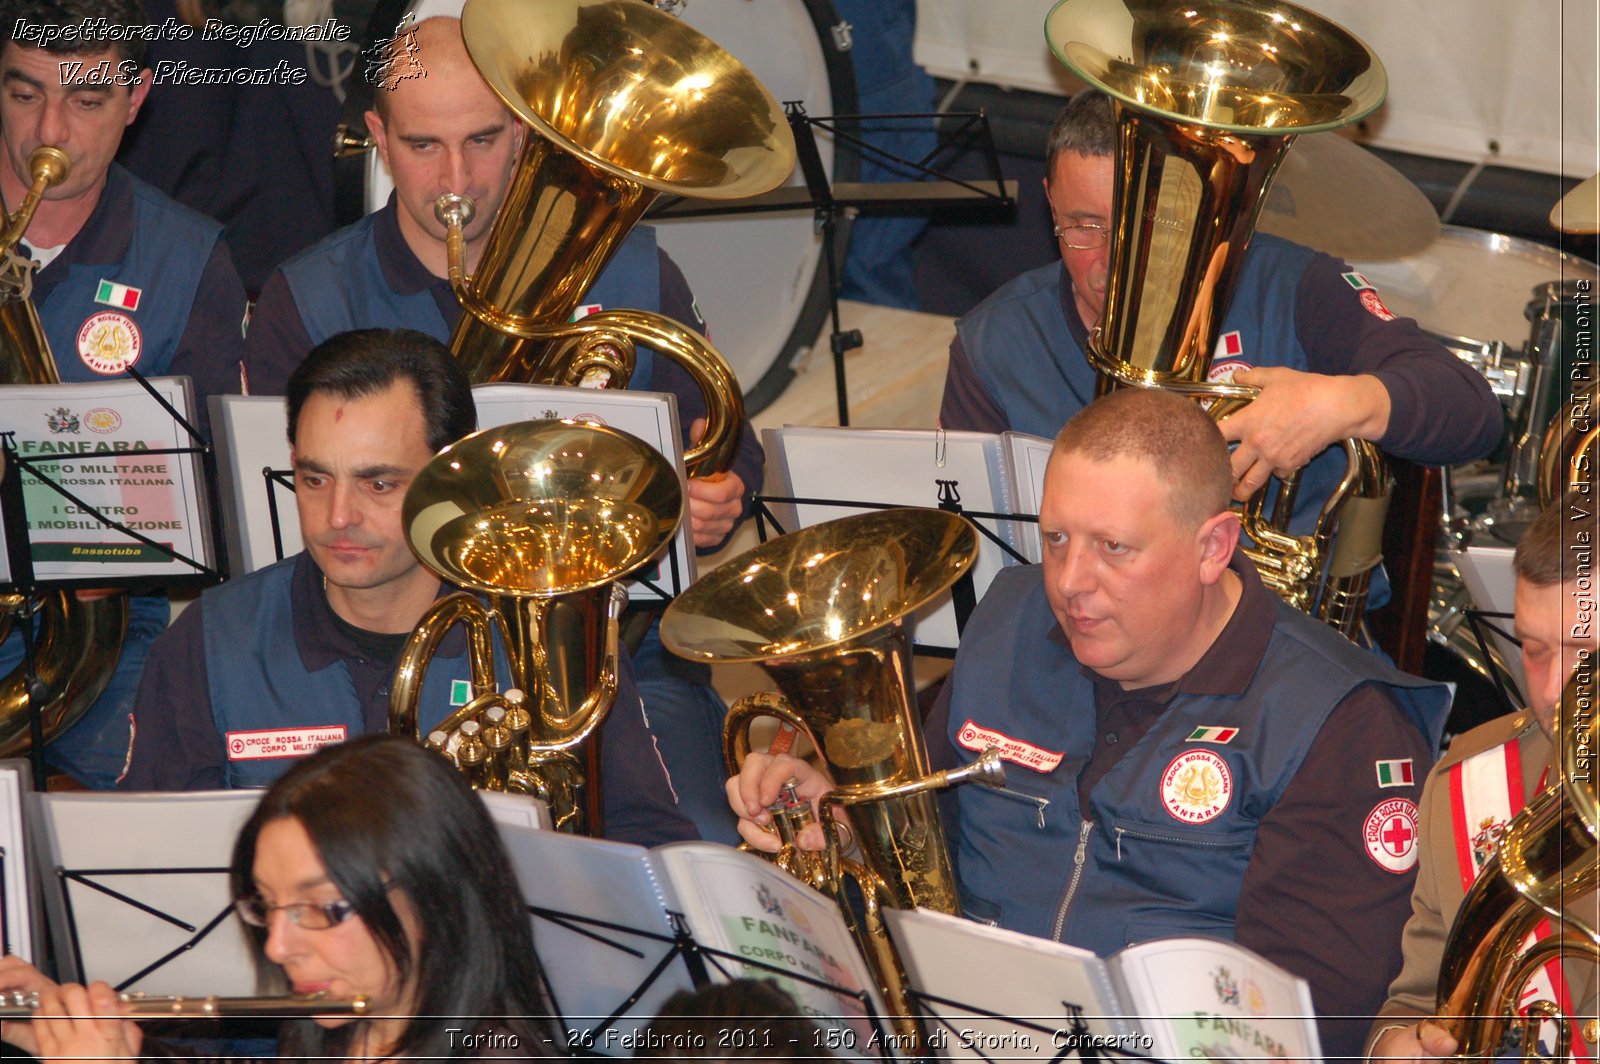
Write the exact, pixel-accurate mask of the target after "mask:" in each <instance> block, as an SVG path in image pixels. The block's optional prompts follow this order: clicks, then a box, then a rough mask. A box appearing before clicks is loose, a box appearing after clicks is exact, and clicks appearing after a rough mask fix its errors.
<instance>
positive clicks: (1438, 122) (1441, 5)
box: [916, 0, 1600, 177]
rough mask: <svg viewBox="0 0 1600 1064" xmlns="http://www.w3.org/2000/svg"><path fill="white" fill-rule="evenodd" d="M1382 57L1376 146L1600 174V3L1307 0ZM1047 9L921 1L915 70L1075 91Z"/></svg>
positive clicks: (1017, 1)
mask: <svg viewBox="0 0 1600 1064" xmlns="http://www.w3.org/2000/svg"><path fill="white" fill-rule="evenodd" d="M1299 2H1300V6H1302V7H1307V8H1310V9H1312V10H1314V11H1316V12H1317V13H1318V14H1321V15H1323V16H1324V17H1326V18H1330V19H1332V20H1333V21H1335V22H1337V23H1339V24H1340V25H1341V26H1344V27H1345V28H1346V29H1348V30H1350V31H1351V32H1352V33H1354V34H1356V35H1357V36H1358V37H1360V38H1361V39H1362V40H1364V41H1365V42H1366V43H1367V44H1368V46H1369V47H1371V48H1372V49H1373V51H1375V52H1377V53H1378V56H1379V58H1381V59H1382V60H1383V63H1384V66H1385V67H1386V68H1387V69H1388V72H1389V98H1388V101H1387V102H1386V103H1385V104H1384V106H1383V108H1382V109H1381V110H1380V111H1378V113H1377V114H1376V115H1374V116H1373V117H1372V118H1371V119H1369V120H1368V126H1369V129H1370V130H1371V133H1372V136H1371V137H1370V138H1367V139H1366V140H1364V143H1368V144H1371V145H1374V146H1378V147H1385V148H1394V149H1396V150H1399V151H1406V152H1413V153H1416V154H1418V155H1432V156H1438V157H1441V158H1448V159H1460V160H1465V161H1469V162H1477V161H1479V160H1483V161H1486V162H1490V163H1495V164H1498V165H1502V166H1511V167H1516V168H1518V169H1523V170H1535V171H1539V172H1542V173H1552V174H1564V175H1566V176H1568V177H1588V176H1590V175H1591V174H1594V173H1595V172H1596V171H1597V170H1600V132H1597V129H1596V127H1597V124H1600V77H1597V63H1596V56H1597V53H1600V44H1597V34H1600V4H1597V3H1596V2H1595V0H1517V2H1516V3H1507V2H1506V0H1299ZM1052 6H1053V0H982V2H981V3H980V2H976V0H917V21H918V26H917V42H916V57H917V61H918V62H919V63H921V64H923V65H924V66H925V67H927V68H928V70H929V72H931V73H932V74H934V75H935V76H937V77H944V78H952V79H962V78H966V79H970V80H973V81H982V82H988V83H992V84H996V85H1005V86H1011V87H1015V88H1021V89H1029V90H1032V91H1035V92H1056V93H1063V94H1068V93H1071V92H1073V91H1075V89H1076V88H1077V86H1078V83H1077V82H1076V81H1075V79H1073V78H1072V77H1071V76H1070V75H1068V74H1067V73H1066V72H1065V71H1064V70H1063V69H1062V68H1061V65H1060V64H1059V63H1058V62H1057V61H1056V60H1055V58H1054V57H1053V56H1052V55H1051V54H1050V50H1049V48H1048V47H1046V45H1045V43H1044V31H1043V26H1044V17H1045V14H1046V13H1047V12H1048V11H1049V10H1050V8H1051V7H1052Z"/></svg>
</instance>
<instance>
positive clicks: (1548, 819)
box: [1433, 655, 1600, 1060]
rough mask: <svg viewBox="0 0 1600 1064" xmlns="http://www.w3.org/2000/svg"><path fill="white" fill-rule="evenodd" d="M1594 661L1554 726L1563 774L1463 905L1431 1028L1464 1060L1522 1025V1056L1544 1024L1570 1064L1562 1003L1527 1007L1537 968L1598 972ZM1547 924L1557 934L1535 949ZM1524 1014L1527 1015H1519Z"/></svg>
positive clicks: (1577, 677)
mask: <svg viewBox="0 0 1600 1064" xmlns="http://www.w3.org/2000/svg"><path fill="white" fill-rule="evenodd" d="M1595 667H1596V665H1595V659H1594V656H1593V655H1589V656H1588V657H1586V658H1585V659H1584V660H1583V661H1582V662H1580V663H1579V665H1578V667H1577V668H1576V669H1575V670H1573V674H1572V678H1571V679H1570V680H1568V681H1567V686H1566V689H1565V690H1563V691H1562V693H1561V704H1560V705H1559V706H1558V707H1557V710H1556V719H1555V722H1554V724H1553V725H1552V728H1553V731H1554V734H1555V736H1556V748H1557V750H1558V751H1559V752H1560V758H1561V772H1560V775H1559V778H1558V779H1557V780H1556V782H1555V784H1554V785H1552V786H1549V787H1546V788H1545V789H1544V790H1543V791H1541V792H1540V793H1539V795H1538V796H1537V797H1536V798H1534V800H1533V801H1531V802H1529V803H1528V804H1527V806H1525V807H1524V808H1523V810H1522V812H1520V813H1518V814H1517V815H1516V816H1515V817H1513V818H1512V820H1511V823H1510V824H1509V825H1508V826H1507V827H1506V831H1505V834H1504V836H1502V837H1501V840H1500V847H1499V849H1498V850H1497V851H1496V852H1495V855H1494V856H1493V857H1491V858H1490V859H1489V861H1488V862H1487V863H1486V864H1485V865H1484V866H1483V870H1482V871H1481V872H1480V873H1479V874H1478V878H1477V879H1475V880H1474V881H1473V883H1472V887H1471V889H1469V890H1468V891H1467V895H1466V897H1465V898H1463V899H1462V902H1461V908H1460V909H1459V910H1458V911H1457V913H1456V919H1455V923H1454V924H1452V925H1451V927H1450V936H1449V938H1448V939H1447V940H1446V944H1445V952H1444V958H1443V961H1442V962H1441V964H1440V966H1439V997H1438V1008H1437V1009H1436V1010H1435V1018H1434V1020H1433V1022H1435V1023H1438V1024H1440V1025H1441V1026H1443V1027H1444V1028H1445V1029H1446V1030H1447V1031H1449V1032H1450V1033H1451V1034H1452V1035H1454V1036H1455V1037H1456V1040H1457V1042H1458V1046H1457V1056H1458V1057H1461V1058H1491V1057H1495V1056H1497V1055H1498V1054H1499V1053H1500V1052H1502V1051H1503V1049H1504V1043H1505V1040H1506V1036H1507V1034H1508V1033H1509V1032H1510V1031H1511V1029H1512V1028H1513V1027H1516V1026H1521V1027H1522V1035H1521V1038H1520V1042H1521V1050H1522V1052H1521V1057H1522V1059H1524V1060H1533V1059H1544V1058H1542V1057H1539V1056H1538V1055H1537V1053H1536V1051H1535V1047H1536V1045H1537V1041H1538V1034H1539V1027H1540V1024H1541V1021H1544V1020H1551V1021H1554V1022H1555V1024H1556V1026H1557V1028H1558V1031H1559V1035H1558V1045H1557V1046H1556V1052H1555V1057H1554V1058H1555V1059H1556V1060H1566V1059H1567V1057H1568V1051H1569V1048H1570V1038H1571V1021H1572V1019H1573V1017H1570V1016H1563V1015H1561V1013H1560V1009H1559V1007H1558V1006H1557V1004H1556V1003H1555V1002H1549V1001H1541V1002H1535V1003H1533V1004H1532V1005H1531V1006H1524V1005H1522V1003H1521V994H1522V990H1523V987H1525V986H1526V985H1527V983H1528V980H1529V979H1531V978H1532V977H1533V976H1534V975H1535V974H1537V972H1538V971H1539V969H1541V968H1542V967H1544V965H1545V964H1547V963H1549V962H1551V961H1557V962H1559V961H1561V960H1562V958H1563V957H1576V958H1579V959H1584V960H1587V961H1588V962H1589V963H1591V964H1600V934H1597V933H1596V930H1595V928H1594V927H1593V926H1591V925H1590V924H1589V923H1588V922H1587V921H1585V920H1584V919H1583V918H1582V907H1580V905H1578V904H1577V903H1578V902H1579V901H1580V899H1591V900H1588V901H1586V902H1585V903H1584V904H1585V905H1587V906H1588V911H1589V913H1590V914H1592V913H1593V911H1594V909H1593V904H1594V903H1593V901H1592V898H1593V896H1594V891H1595V890H1596V888H1597V887H1600V860H1597V859H1596V842H1597V840H1600V811H1597V808H1596V786H1595V777H1594V768H1595V766H1594V752H1595V748H1596V747H1595V744H1596V742H1597V740H1600V730H1597V723H1600V716H1597V715H1596V713H1595V705H1594V695H1595V682H1594V680H1595V677H1594V670H1595ZM1546 919H1549V920H1551V921H1552V924H1553V927H1554V928H1556V929H1557V930H1554V931H1553V933H1551V934H1549V935H1547V936H1545V937H1544V938H1541V939H1539V940H1538V941H1537V942H1536V943H1533V944H1531V945H1530V943H1529V939H1530V936H1532V935H1533V933H1534V929H1535V928H1537V927H1538V926H1539V925H1540V924H1542V923H1543V922H1544V921H1545V920H1546ZM1523 1011H1526V1012H1527V1013H1528V1015H1527V1016H1526V1017H1524V1016H1521V1015H1519V1012H1523Z"/></svg>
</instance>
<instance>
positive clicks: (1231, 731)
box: [1184, 725, 1239, 743]
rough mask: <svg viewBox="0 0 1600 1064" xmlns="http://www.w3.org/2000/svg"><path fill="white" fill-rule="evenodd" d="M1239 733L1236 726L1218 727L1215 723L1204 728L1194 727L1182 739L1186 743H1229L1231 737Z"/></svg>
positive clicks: (1231, 740) (1231, 739)
mask: <svg viewBox="0 0 1600 1064" xmlns="http://www.w3.org/2000/svg"><path fill="white" fill-rule="evenodd" d="M1238 734H1239V729H1238V728H1219V727H1216V726H1215V725H1213V726H1211V727H1205V728H1196V729H1195V730H1194V731H1192V732H1190V733H1189V737H1188V738H1187V739H1185V740H1184V742H1186V743H1231V742H1233V737H1234V736H1235V735H1238Z"/></svg>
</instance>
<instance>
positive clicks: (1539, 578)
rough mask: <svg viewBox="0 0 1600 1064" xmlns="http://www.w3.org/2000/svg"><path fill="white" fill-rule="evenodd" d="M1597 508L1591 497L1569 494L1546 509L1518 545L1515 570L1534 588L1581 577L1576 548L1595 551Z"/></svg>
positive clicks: (1513, 564)
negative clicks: (1590, 499)
mask: <svg viewBox="0 0 1600 1064" xmlns="http://www.w3.org/2000/svg"><path fill="white" fill-rule="evenodd" d="M1595 539H1596V519H1595V507H1594V504H1593V503H1591V502H1590V501H1589V500H1588V499H1587V498H1585V497H1583V496H1580V495H1576V494H1567V495H1565V496H1563V497H1562V498H1560V499H1558V500H1557V501H1555V502H1553V503H1551V504H1550V505H1549V506H1547V507H1545V508H1544V510H1543V511H1542V512H1541V513H1540V514H1539V516H1538V517H1536V518H1534V521H1533V524H1531V525H1529V526H1528V530H1527V531H1526V532H1524V533H1523V534H1522V539H1520V540H1519V541H1518V542H1517V550H1516V553H1515V554H1513V555H1512V556H1511V567H1512V569H1514V570H1516V574H1517V577H1518V578H1519V579H1522V580H1526V581H1527V582H1528V583H1530V584H1532V585H1533V586H1534V587H1551V586H1554V585H1556V584H1564V583H1566V582H1567V581H1568V580H1573V579H1576V578H1577V576H1578V565H1577V557H1576V553H1575V550H1574V548H1581V549H1584V550H1593V549H1594V543H1595Z"/></svg>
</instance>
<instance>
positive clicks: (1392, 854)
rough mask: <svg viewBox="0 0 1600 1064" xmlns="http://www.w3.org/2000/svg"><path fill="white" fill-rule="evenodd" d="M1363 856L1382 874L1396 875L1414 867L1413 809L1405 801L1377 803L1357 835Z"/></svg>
mask: <svg viewBox="0 0 1600 1064" xmlns="http://www.w3.org/2000/svg"><path fill="white" fill-rule="evenodd" d="M1361 837H1362V841H1364V842H1365V843H1366V844H1367V854H1368V856H1370V857H1371V858H1372V859H1373V860H1374V861H1376V862H1378V865H1379V867H1381V868H1382V869H1383V870H1384V871H1386V872H1393V873H1395V874H1396V875H1400V874H1401V873H1403V872H1409V871H1411V869H1412V867H1413V866H1415V865H1416V863H1417V806H1416V803H1415V802H1411V801H1408V800H1407V799H1405V798H1391V799H1389V800H1388V801H1386V802H1379V803H1378V805H1377V807H1376V808H1375V809H1373V810H1372V812H1371V813H1368V814H1367V823H1366V827H1365V828H1363V829H1362V832H1361Z"/></svg>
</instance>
